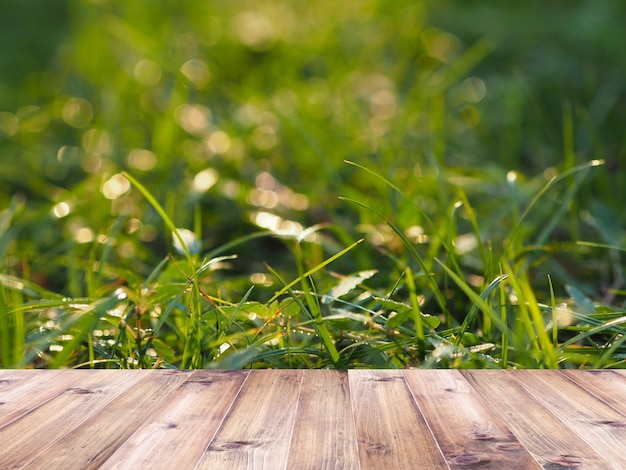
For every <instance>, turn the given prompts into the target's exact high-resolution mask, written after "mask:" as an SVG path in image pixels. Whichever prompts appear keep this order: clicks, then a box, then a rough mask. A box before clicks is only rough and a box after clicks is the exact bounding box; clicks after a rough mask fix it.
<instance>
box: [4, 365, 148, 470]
mask: <svg viewBox="0 0 626 470" xmlns="http://www.w3.org/2000/svg"><path fill="white" fill-rule="evenodd" d="M85 372H91V373H88V374H85V375H84V376H83V378H82V380H80V381H78V382H76V383H74V384H73V386H72V387H70V388H68V389H67V390H65V391H64V392H63V393H61V394H60V395H58V396H56V397H55V398H54V399H52V400H49V401H47V402H46V403H44V404H43V405H41V406H39V407H38V408H36V409H35V410H34V411H32V412H31V413H28V414H26V415H24V416H23V417H21V418H20V419H19V420H17V421H13V422H12V423H10V424H9V425H7V426H5V427H3V428H2V429H0V442H2V448H1V450H0V468H15V467H18V468H19V467H21V466H23V465H26V464H27V463H28V462H30V461H31V460H33V459H35V458H36V457H38V456H39V455H41V454H43V453H44V452H45V451H46V450H47V449H48V448H49V447H50V446H51V445H52V444H54V443H55V442H56V441H57V440H59V439H61V438H62V437H63V436H65V435H66V434H67V433H68V432H70V431H71V430H72V429H74V428H75V427H77V426H78V425H80V424H81V423H82V422H84V421H85V420H86V419H88V418H89V417H90V416H93V415H94V414H96V413H98V412H99V411H100V410H101V409H102V408H104V407H105V406H106V405H107V404H108V403H110V402H111V401H112V400H114V399H115V398H117V397H118V396H119V395H121V394H122V393H124V392H125V391H126V390H127V389H129V388H130V387H132V386H133V384H134V383H135V382H137V381H138V380H139V379H141V378H142V377H144V376H145V375H146V374H147V373H149V371H135V372H136V373H134V374H133V375H131V376H129V375H128V374H125V373H124V372H125V371H119V370H101V371H97V373H94V372H92V371H85ZM57 377H59V378H61V377H62V375H60V374H59V375H58V376H57Z"/></svg>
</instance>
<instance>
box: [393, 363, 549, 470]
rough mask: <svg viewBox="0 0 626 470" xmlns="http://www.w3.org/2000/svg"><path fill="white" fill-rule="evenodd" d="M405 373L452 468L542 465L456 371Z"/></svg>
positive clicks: (507, 467) (495, 469)
mask: <svg viewBox="0 0 626 470" xmlns="http://www.w3.org/2000/svg"><path fill="white" fill-rule="evenodd" d="M404 376H405V378H406V381H407V384H408V385H409V388H410V390H411V392H412V394H413V397H414V399H415V401H416V402H417V404H418V406H419V409H420V410H421V412H422V415H423V416H424V418H425V419H426V421H427V422H428V425H429V427H430V429H431V431H432V432H433V434H434V436H435V438H436V440H437V443H438V444H439V447H440V448H441V450H442V452H443V454H444V456H445V458H446V459H447V461H448V465H449V466H450V468H467V467H480V468H481V469H494V470H501V469H504V468H506V469H508V470H514V469H520V470H526V469H529V470H530V469H538V468H541V466H540V465H539V463H538V462H537V461H536V460H535V459H534V458H533V457H532V456H531V455H530V454H529V453H528V451H527V450H526V449H525V448H524V447H523V446H522V444H521V443H520V442H519V441H518V440H517V438H516V437H515V436H514V435H513V433H512V432H511V431H510V430H509V428H508V427H507V426H506V425H505V424H504V423H503V422H502V420H501V419H500V418H499V417H498V416H497V415H496V414H495V413H494V412H493V411H491V410H490V409H489V407H488V406H487V402H485V401H483V399H482V398H481V396H480V395H479V393H478V392H476V390H475V389H474V388H473V387H472V386H471V385H470V384H469V383H468V382H467V380H466V379H465V378H464V377H463V376H462V375H461V373H460V372H459V371H454V370H449V371H443V370H442V371H439V370H432V371H427V370H410V371H405V372H404Z"/></svg>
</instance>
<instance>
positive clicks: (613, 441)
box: [511, 370, 626, 469]
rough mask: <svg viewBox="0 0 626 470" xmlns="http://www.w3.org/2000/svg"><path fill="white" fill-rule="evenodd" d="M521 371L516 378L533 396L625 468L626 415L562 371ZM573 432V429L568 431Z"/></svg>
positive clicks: (585, 439)
mask: <svg viewBox="0 0 626 470" xmlns="http://www.w3.org/2000/svg"><path fill="white" fill-rule="evenodd" d="M531 372H533V371H527V370H519V371H514V373H512V374H511V376H512V377H513V378H515V379H516V380H518V382H519V383H520V384H521V385H522V386H523V387H524V388H525V389H526V390H528V392H530V393H531V394H532V395H533V397H534V398H535V399H536V400H537V401H538V402H540V403H542V404H543V405H544V406H545V407H546V408H548V409H549V410H550V412H551V413H552V414H554V415H555V416H556V417H557V418H559V419H560V420H561V421H563V422H565V423H567V426H568V427H569V428H570V429H571V430H573V431H574V432H575V433H576V434H578V435H579V436H580V437H581V438H582V439H583V440H584V441H585V442H587V443H588V444H589V445H590V446H591V447H593V448H594V449H595V450H596V451H598V453H600V454H601V455H602V456H603V457H604V458H606V459H607V460H608V461H609V462H610V463H611V464H612V468H616V469H617V468H619V469H623V468H624V462H623V459H624V449H623V448H622V446H623V445H624V443H626V416H624V415H623V414H621V413H620V412H618V411H617V410H615V409H614V408H612V407H610V406H609V405H607V404H606V403H604V402H603V401H601V400H600V399H598V398H597V397H595V396H593V395H590V394H589V393H588V392H587V391H585V390H584V389H583V388H581V387H580V386H579V385H578V384H576V383H575V382H572V381H570V380H568V379H567V378H566V377H565V376H563V375H562V374H561V373H560V372H559V371H556V370H551V371H542V373H540V374H538V373H531ZM569 434H570V435H571V434H572V433H571V432H570V433H569Z"/></svg>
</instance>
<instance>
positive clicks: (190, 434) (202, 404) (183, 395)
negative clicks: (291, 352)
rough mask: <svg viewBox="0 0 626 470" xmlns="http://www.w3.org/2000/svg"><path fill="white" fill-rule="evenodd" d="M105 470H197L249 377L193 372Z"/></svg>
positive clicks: (225, 372)
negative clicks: (184, 469)
mask: <svg viewBox="0 0 626 470" xmlns="http://www.w3.org/2000/svg"><path fill="white" fill-rule="evenodd" d="M187 374H188V376H187V380H186V381H185V382H184V383H183V384H182V385H181V386H180V387H179V388H178V389H177V390H175V391H174V392H173V393H171V394H169V395H168V396H167V400H165V401H164V402H163V403H161V405H160V407H159V410H158V411H156V412H155V413H153V414H152V415H150V416H149V417H148V418H147V419H146V420H145V421H144V422H143V424H142V425H141V426H140V427H139V429H137V431H136V432H135V433H134V434H132V435H131V436H130V437H129V438H128V440H127V441H126V442H125V443H124V444H123V445H122V446H120V448H119V449H117V451H116V452H115V453H114V454H113V455H112V456H111V457H110V458H109V460H108V461H106V462H105V463H104V464H103V465H102V467H101V468H102V469H114V468H115V469H122V468H168V469H174V468H177V469H178V468H194V467H195V465H196V463H197V462H198V461H199V460H200V457H201V456H202V454H203V452H204V451H205V449H206V448H207V447H208V445H209V443H210V442H211V440H212V439H213V436H214V435H215V432H216V431H217V429H218V428H219V426H220V425H221V424H222V421H223V420H224V417H225V416H226V414H227V412H228V410H229V409H230V407H231V405H232V403H233V401H234V400H235V398H236V397H237V394H238V393H239V390H240V389H241V386H242V384H243V383H244V381H245V380H246V378H247V376H248V371H195V372H193V373H191V372H188V373H187Z"/></svg>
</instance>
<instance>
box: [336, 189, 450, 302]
mask: <svg viewBox="0 0 626 470" xmlns="http://www.w3.org/2000/svg"><path fill="white" fill-rule="evenodd" d="M339 199H341V200H342V201H348V202H351V203H353V204H356V205H358V206H361V207H363V208H365V209H367V210H369V211H371V212H373V213H374V214H376V215H377V216H378V217H380V218H381V219H382V220H383V221H385V223H386V224H387V225H388V226H389V227H390V228H391V229H392V230H393V231H394V232H395V233H396V235H398V236H399V237H400V239H401V240H402V242H403V244H404V246H406V247H407V249H408V250H409V252H410V253H411V254H412V255H413V257H414V258H415V260H416V261H417V263H418V264H419V265H420V268H422V270H423V271H424V274H425V275H426V277H427V278H428V281H429V283H430V285H431V287H432V291H433V294H434V295H435V298H436V299H437V303H438V304H439V306H440V307H441V309H442V311H444V312H447V311H448V308H447V306H446V301H445V299H444V296H443V293H442V292H441V290H440V289H439V286H438V285H437V281H435V279H434V277H433V276H431V275H430V270H429V269H428V268H427V266H426V263H425V262H424V259H423V258H422V257H421V256H420V254H419V253H418V252H417V250H416V249H415V248H414V247H413V244H412V243H411V241H410V240H409V239H408V238H407V237H406V235H404V233H402V230H400V229H399V228H398V227H396V226H395V225H394V224H392V223H391V221H389V220H388V219H387V218H386V217H385V216H384V215H383V214H381V213H380V212H378V211H377V210H376V209H372V208H371V207H369V206H368V205H366V204H363V203H362V202H359V201H356V200H354V199H350V198H347V197H340V198H339Z"/></svg>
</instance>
